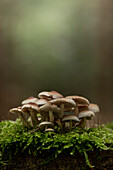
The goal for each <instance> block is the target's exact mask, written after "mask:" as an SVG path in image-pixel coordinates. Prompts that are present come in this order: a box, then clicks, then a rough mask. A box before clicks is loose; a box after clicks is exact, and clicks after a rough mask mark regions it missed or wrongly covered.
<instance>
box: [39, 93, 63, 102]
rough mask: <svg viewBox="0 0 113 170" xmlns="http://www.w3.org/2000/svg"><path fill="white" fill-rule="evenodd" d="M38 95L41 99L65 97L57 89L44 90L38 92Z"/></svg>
mask: <svg viewBox="0 0 113 170" xmlns="http://www.w3.org/2000/svg"><path fill="white" fill-rule="evenodd" d="M38 97H39V98H41V99H48V100H51V99H56V98H60V97H63V96H62V95H61V94H60V93H58V92H56V91H50V92H48V91H43V92H41V93H39V94H38Z"/></svg>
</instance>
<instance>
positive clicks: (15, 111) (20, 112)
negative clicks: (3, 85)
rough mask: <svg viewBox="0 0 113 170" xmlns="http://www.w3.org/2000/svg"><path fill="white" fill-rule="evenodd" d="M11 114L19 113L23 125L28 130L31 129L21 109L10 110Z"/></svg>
mask: <svg viewBox="0 0 113 170" xmlns="http://www.w3.org/2000/svg"><path fill="white" fill-rule="evenodd" d="M10 113H17V114H18V115H19V118H20V119H21V121H22V123H23V124H24V125H25V126H26V127H28V128H29V127H31V126H30V124H29V123H28V122H27V121H26V119H25V117H24V115H23V113H22V109H21V107H17V108H12V109H10Z"/></svg>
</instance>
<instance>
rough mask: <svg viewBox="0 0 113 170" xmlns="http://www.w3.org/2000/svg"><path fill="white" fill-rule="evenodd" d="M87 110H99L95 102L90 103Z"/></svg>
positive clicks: (95, 111) (96, 111)
mask: <svg viewBox="0 0 113 170" xmlns="http://www.w3.org/2000/svg"><path fill="white" fill-rule="evenodd" d="M88 108H89V110H91V111H93V112H94V113H98V112H99V111H100V110H99V106H98V105H97V104H93V103H91V104H90V105H89V106H88Z"/></svg>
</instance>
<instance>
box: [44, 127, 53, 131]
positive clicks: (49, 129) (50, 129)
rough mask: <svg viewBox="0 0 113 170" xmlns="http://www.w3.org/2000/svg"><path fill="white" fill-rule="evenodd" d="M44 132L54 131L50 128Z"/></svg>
mask: <svg viewBox="0 0 113 170" xmlns="http://www.w3.org/2000/svg"><path fill="white" fill-rule="evenodd" d="M45 132H54V129H52V128H47V129H45Z"/></svg>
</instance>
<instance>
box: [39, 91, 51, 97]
mask: <svg viewBox="0 0 113 170" xmlns="http://www.w3.org/2000/svg"><path fill="white" fill-rule="evenodd" d="M38 97H39V98H40V99H51V95H50V93H49V92H48V91H43V92H40V93H39V94H38Z"/></svg>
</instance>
